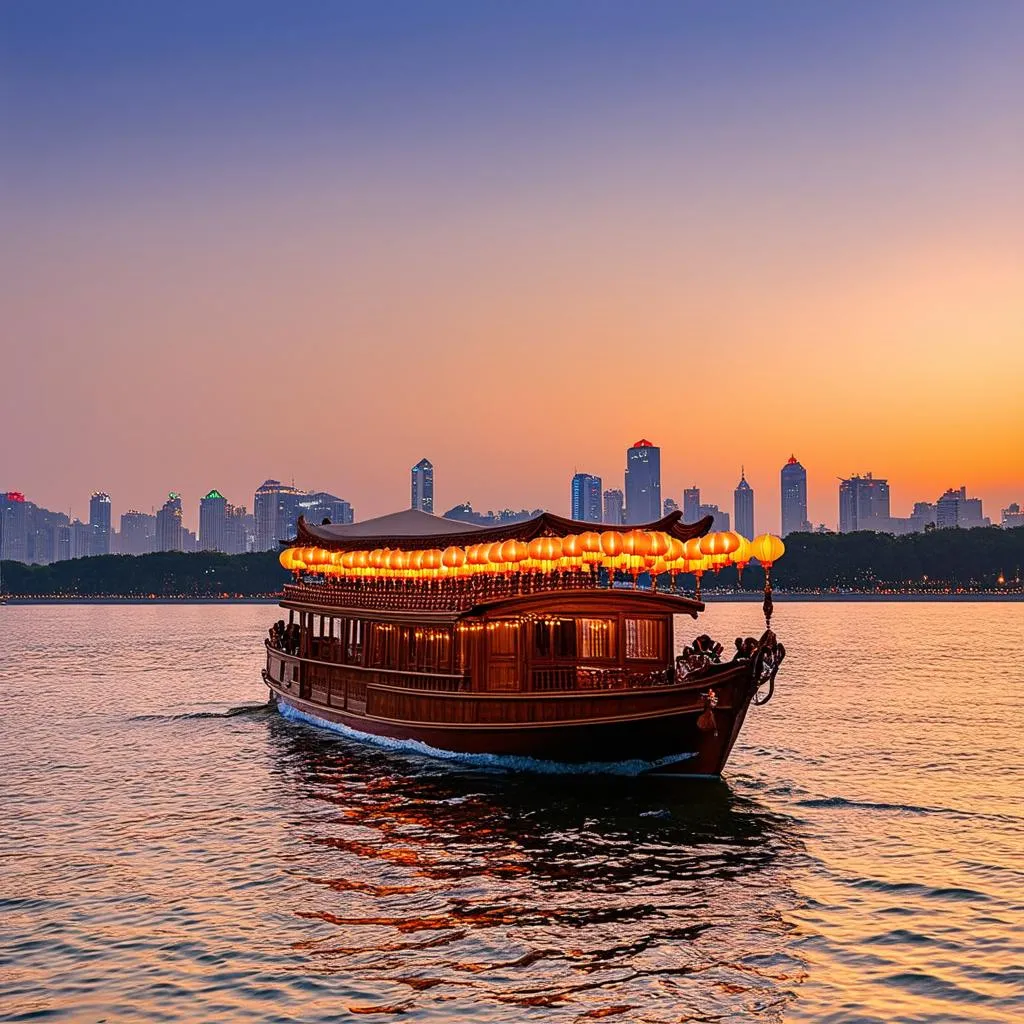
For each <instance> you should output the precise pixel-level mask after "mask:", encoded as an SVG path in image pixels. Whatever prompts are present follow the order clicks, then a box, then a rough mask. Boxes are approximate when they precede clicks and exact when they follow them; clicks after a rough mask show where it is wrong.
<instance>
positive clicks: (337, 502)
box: [284, 491, 355, 539]
mask: <svg viewBox="0 0 1024 1024" xmlns="http://www.w3.org/2000/svg"><path fill="white" fill-rule="evenodd" d="M296 509H297V514H296V517H295V518H296V520H298V517H299V516H300V515H301V516H304V517H305V519H306V522H308V523H313V524H314V525H319V524H320V523H322V522H323V521H324V520H325V519H330V521H331V522H332V523H333V524H335V525H336V526H345V525H347V524H349V523H352V522H354V521H355V513H354V511H353V509H352V506H351V505H350V504H349V503H348V502H347V501H345V500H344V498H339V497H338V496H337V495H335V494H328V493H327V492H326V491H314V492H312V493H310V494H300V495H299V497H298V501H297V502H296ZM290 536H291V537H294V536H295V525H294V524H293V525H292V530H291V533H290ZM284 539H288V538H284Z"/></svg>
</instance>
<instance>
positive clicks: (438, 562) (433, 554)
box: [423, 548, 443, 573]
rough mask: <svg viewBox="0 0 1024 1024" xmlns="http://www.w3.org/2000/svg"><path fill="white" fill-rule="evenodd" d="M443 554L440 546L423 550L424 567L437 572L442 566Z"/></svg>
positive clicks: (431, 571) (428, 570)
mask: <svg viewBox="0 0 1024 1024" xmlns="http://www.w3.org/2000/svg"><path fill="white" fill-rule="evenodd" d="M442 564H443V562H442V554H441V551H440V550H439V549H438V548H431V549H430V550H429V551H424V552H423V568H424V569H426V570H427V572H430V573H437V572H438V571H439V570H440V568H441V566H442Z"/></svg>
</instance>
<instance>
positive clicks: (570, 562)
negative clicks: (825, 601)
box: [263, 510, 785, 775]
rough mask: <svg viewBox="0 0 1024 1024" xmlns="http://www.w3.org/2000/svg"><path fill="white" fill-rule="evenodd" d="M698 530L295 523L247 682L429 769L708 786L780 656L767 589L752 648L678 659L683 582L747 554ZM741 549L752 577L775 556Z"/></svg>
mask: <svg viewBox="0 0 1024 1024" xmlns="http://www.w3.org/2000/svg"><path fill="white" fill-rule="evenodd" d="M710 526H711V519H710V517H708V518H706V519H703V520H701V521H700V522H698V523H695V524H691V525H686V524H684V523H682V522H681V517H680V513H679V512H673V513H671V514H670V515H668V516H666V517H665V518H664V519H662V520H660V521H658V522H655V523H651V524H648V525H646V526H641V527H638V528H635V529H625V528H622V527H608V526H600V525H599V524H588V523H582V522H575V521H573V520H570V519H563V518H561V517H559V516H555V515H552V514H550V513H543V514H541V515H538V516H536V517H534V518H532V519H529V520H526V521H521V522H516V523H509V524H505V525H499V526H495V527H493V528H492V527H477V526H471V525H467V524H466V523H462V522H457V521H453V520H449V519H442V518H439V517H436V516H433V515H430V514H428V513H425V512H420V511H417V510H406V511H403V512H397V513H394V514H392V515H386V516H382V517H380V518H377V519H372V520H368V521H365V522H361V523H356V524H352V525H345V526H340V525H330V524H329V523H325V524H324V525H320V526H316V525H313V524H310V523H306V522H305V521H304V520H303V519H301V518H300V519H299V523H298V535H297V537H296V539H295V540H294V541H293V542H292V543H291V544H289V545H288V547H287V548H286V550H284V551H283V552H282V554H281V562H282V564H283V565H284V566H285V567H286V568H287V569H289V570H291V571H292V572H293V574H294V582H293V583H291V584H289V585H286V586H285V587H284V593H283V597H282V600H281V608H282V609H284V611H285V612H286V618H281V619H279V620H278V621H277V622H276V623H275V624H274V626H273V627H272V628H271V630H270V636H269V638H268V639H267V641H266V667H265V668H264V670H263V679H264V680H265V682H266V684H267V686H268V687H269V688H270V691H271V700H272V701H275V702H276V704H277V706H278V708H279V710H280V711H281V713H282V714H284V715H286V716H288V717H291V718H298V719H303V720H306V721H308V722H312V723H315V724H318V725H321V726H326V727H328V728H334V729H337V730H339V731H342V732H345V733H347V734H349V735H354V736H357V737H360V738H370V739H374V740H377V741H384V742H386V743H393V742H395V741H397V742H398V743H399V744H405V745H408V746H411V747H413V748H415V749H420V750H424V751H426V752H428V753H434V754H437V755H440V756H446V757H452V756H455V757H467V758H472V757H473V756H474V755H493V756H494V757H496V758H501V759H508V760H509V762H510V763H512V764H519V765H523V766H526V767H530V766H534V767H538V768H540V767H542V766H550V765H555V766H558V765H574V766H577V767H578V768H579V767H583V769H584V770H605V769H607V770H619V769H622V770H636V771H647V770H649V771H658V772H673V773H681V774H691V775H718V774H720V773H721V771H722V769H723V767H724V766H725V763H726V760H727V758H728V757H729V753H730V751H731V750H732V748H733V745H734V743H735V742H736V737H737V735H738V733H739V731H740V728H741V726H742V725H743V720H744V717H745V716H746V714H747V710H748V708H749V706H750V705H751V703H764V702H766V701H767V700H768V699H769V698H770V696H771V694H772V692H773V689H774V684H775V676H776V673H777V671H778V669H779V665H780V663H781V661H782V659H783V657H784V656H785V650H784V648H783V646H782V644H780V643H779V642H778V640H777V639H776V637H775V634H774V633H773V632H772V631H771V628H770V614H771V603H770V602H771V594H770V579H769V581H768V584H767V586H766V596H765V614H766V624H767V625H768V626H769V628H767V629H766V630H765V632H764V633H763V635H761V636H760V637H759V638H754V637H747V638H742V637H741V638H737V639H736V640H735V644H732V643H730V644H729V645H728V646H729V648H730V649H729V650H723V644H718V643H715V642H714V641H713V640H711V638H709V637H707V636H695V637H694V638H693V639H692V640H690V641H688V642H687V643H686V644H685V646H682V645H680V647H678V648H677V641H676V623H677V622H679V623H682V622H685V621H688V620H689V619H695V618H696V617H697V616H698V615H699V614H700V613H701V612H702V611H703V610H704V604H703V602H702V601H701V600H700V599H699V598H700V578H701V575H702V574H703V573H704V572H705V571H712V570H714V568H715V567H716V566H720V565H722V564H738V565H740V566H741V568H742V565H743V564H745V561H744V560H749V559H750V557H751V549H752V544H751V542H750V541H747V540H745V539H744V538H740V537H739V536H738V535H736V534H733V533H724V534H713V533H709V532H708V531H709V529H710ZM753 547H754V549H755V553H756V552H758V551H759V552H760V557H761V562H762V563H763V564H766V565H767V566H768V567H769V568H770V565H771V561H772V559H773V558H777V557H779V555H780V554H781V552H782V542H781V541H780V540H779V539H778V538H776V537H771V536H769V535H765V536H764V537H760V538H757V540H756V541H754V542H753ZM681 574H690V575H688V576H687V578H688V579H690V578H694V577H695V578H696V581H697V588H696V594H695V596H693V597H690V596H685V595H683V594H681V593H679V592H678V591H677V584H678V583H679V582H680V579H681Z"/></svg>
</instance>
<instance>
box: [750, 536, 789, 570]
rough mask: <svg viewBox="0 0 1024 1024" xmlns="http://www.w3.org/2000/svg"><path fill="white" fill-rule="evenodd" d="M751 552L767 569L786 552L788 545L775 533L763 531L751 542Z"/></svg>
mask: <svg viewBox="0 0 1024 1024" xmlns="http://www.w3.org/2000/svg"><path fill="white" fill-rule="evenodd" d="M750 552H751V554H752V555H753V556H754V557H755V558H756V559H757V560H758V561H759V562H760V563H761V564H762V565H763V566H764V567H765V568H766V569H770V568H771V567H772V565H773V564H774V563H775V562H777V561H778V560H779V559H780V558H781V557H782V556H783V555H784V554H785V553H786V545H785V544H783V543H782V539H781V538H780V537H776V536H775V534H774V533H762V534H761V536H760V537H755V538H754V539H753V540H752V541H751V542H750Z"/></svg>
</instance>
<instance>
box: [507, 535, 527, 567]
mask: <svg viewBox="0 0 1024 1024" xmlns="http://www.w3.org/2000/svg"><path fill="white" fill-rule="evenodd" d="M529 557H530V549H529V548H528V547H527V545H526V544H524V543H523V542H522V541H521V540H507V541H505V543H504V544H502V545H501V560H502V562H503V563H504V564H505V565H508V566H514V565H517V564H518V563H520V562H523V561H525V560H526V559H527V558H529Z"/></svg>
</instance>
